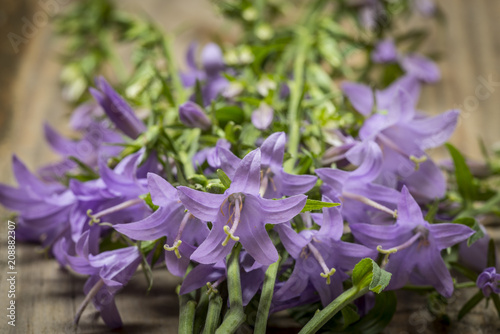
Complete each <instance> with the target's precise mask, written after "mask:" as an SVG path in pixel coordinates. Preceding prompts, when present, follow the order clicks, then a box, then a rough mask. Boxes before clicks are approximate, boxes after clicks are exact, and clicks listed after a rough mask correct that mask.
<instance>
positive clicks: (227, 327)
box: [215, 243, 246, 334]
mask: <svg viewBox="0 0 500 334" xmlns="http://www.w3.org/2000/svg"><path fill="white" fill-rule="evenodd" d="M240 251H241V244H240V243H238V244H236V246H234V248H233V250H232V252H231V253H230V254H229V255H228V257H227V290H228V293H229V307H230V309H229V312H228V313H227V314H226V317H225V318H224V321H223V322H222V324H221V325H220V327H219V328H217V331H216V332H215V333H216V334H227V333H234V332H236V330H238V328H239V327H240V326H241V324H243V322H244V321H245V319H246V314H245V312H244V311H243V300H242V297H241V280H240V264H239V260H240V259H239V257H240Z"/></svg>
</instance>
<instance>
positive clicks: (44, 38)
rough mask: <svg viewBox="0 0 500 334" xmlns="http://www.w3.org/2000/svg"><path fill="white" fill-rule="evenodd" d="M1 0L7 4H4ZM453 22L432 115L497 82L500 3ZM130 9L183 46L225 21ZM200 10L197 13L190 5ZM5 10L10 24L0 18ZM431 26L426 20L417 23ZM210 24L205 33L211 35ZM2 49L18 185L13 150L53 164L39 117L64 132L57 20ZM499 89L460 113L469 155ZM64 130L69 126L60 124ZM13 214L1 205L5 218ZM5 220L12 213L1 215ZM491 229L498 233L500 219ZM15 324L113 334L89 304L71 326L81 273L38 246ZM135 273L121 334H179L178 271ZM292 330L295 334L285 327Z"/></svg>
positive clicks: (494, 117) (450, 10)
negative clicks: (147, 277)
mask: <svg viewBox="0 0 500 334" xmlns="http://www.w3.org/2000/svg"><path fill="white" fill-rule="evenodd" d="M4 2H5V3H6V5H5V6H4ZM439 3H440V4H441V7H442V8H443V10H444V12H445V14H446V17H447V21H446V23H445V25H443V26H441V27H436V26H432V27H431V29H432V31H433V33H432V36H431V39H430V42H429V43H428V44H427V49H428V50H429V51H439V52H440V53H441V55H442V57H441V58H442V61H440V62H439V65H440V68H441V70H442V74H443V80H442V81H441V82H440V83H438V84H436V85H434V86H429V87H426V88H425V89H424V91H423V98H422V101H421V105H420V106H421V108H422V109H423V110H426V111H428V112H430V113H432V114H437V113H440V112H443V111H445V110H447V109H451V108H456V107H457V106H460V105H462V106H463V105H464V103H467V102H466V101H467V99H468V97H469V96H474V95H475V90H476V88H477V86H478V85H479V83H480V82H479V81H478V77H483V78H485V79H488V77H489V76H491V77H492V79H493V81H496V82H499V81H500V62H499V61H498V59H499V56H500V34H499V33H500V2H498V1H496V0H476V1H474V2H472V1H470V0H443V1H440V2H439ZM37 6H38V5H37V1H34V0H32V1H2V9H0V28H1V29H2V32H1V33H0V35H1V36H6V34H7V33H8V32H9V31H19V30H20V22H21V21H20V20H21V17H22V16H23V15H25V16H27V17H30V15H32V14H33V12H35V11H37V10H39V8H38V7H37ZM124 6H126V7H128V8H133V9H138V10H140V11H144V12H145V13H147V14H148V15H150V16H151V17H153V19H154V20H155V21H156V22H159V23H160V24H162V25H163V26H164V27H165V28H166V29H167V30H172V29H174V28H176V27H179V26H182V25H184V27H189V26H190V25H196V26H197V27H198V28H197V29H186V30H185V31H184V32H183V33H182V38H183V39H182V41H181V43H180V44H179V45H178V46H179V47H178V50H185V47H186V45H187V41H189V40H191V39H194V38H196V39H198V40H206V39H207V38H208V37H207V36H208V35H210V32H212V31H216V30H217V29H218V28H220V27H223V28H225V27H224V23H222V21H221V19H220V18H218V17H217V16H216V15H214V14H213V13H212V12H211V9H210V4H208V2H206V1H202V0H189V1H185V2H184V1H183V2H180V1H179V2H176V1H173V2H172V1H170V2H165V1H159V0H143V1H141V2H140V3H138V2H133V1H124ZM194 9H196V10H194ZM7 14H8V18H9V20H8V21H9V23H4V21H5V20H2V17H3V18H5V17H6V15H7ZM416 24H423V25H427V23H421V22H419V23H416ZM207 31H208V33H207ZM2 42H3V44H1V52H0V60H1V64H0V83H1V88H2V89H1V90H0V103H1V105H0V110H1V113H0V132H1V134H0V157H1V159H0V181H1V182H2V183H10V184H13V179H12V172H11V170H10V163H11V159H10V156H11V154H13V153H15V154H17V155H18V156H19V157H20V158H21V159H22V160H23V161H24V162H26V163H27V165H28V166H29V167H30V168H31V169H32V170H34V169H35V168H36V167H37V166H40V165H41V164H44V163H47V162H51V161H55V160H56V156H55V155H54V154H53V153H52V152H50V150H49V149H48V146H47V145H46V144H45V143H43V140H42V138H43V134H42V124H43V122H45V121H47V122H49V123H50V124H51V125H53V126H55V127H56V128H59V129H66V130H67V127H66V123H67V119H68V118H67V115H68V113H69V110H68V109H67V106H66V105H65V104H64V102H63V101H62V98H61V95H60V87H59V86H58V76H59V73H60V65H59V63H58V62H57V61H56V57H55V56H56V54H57V51H58V49H59V48H60V45H58V41H57V40H55V38H54V36H53V34H52V32H51V27H50V25H49V26H46V27H44V28H42V29H40V31H39V32H38V35H37V36H36V37H35V38H33V39H31V40H30V41H29V43H28V44H27V45H26V46H24V47H23V48H22V50H21V52H20V53H18V54H15V53H13V52H12V50H9V47H10V46H9V45H8V44H6V43H5V40H3V41H2ZM180 54H181V53H180V52H179V54H178V55H180ZM499 107H500V86H494V87H493V91H492V92H491V95H490V96H489V97H488V98H486V99H484V100H482V101H479V103H478V106H477V108H475V109H473V110H472V108H469V110H465V111H468V112H467V113H463V114H462V117H461V119H460V124H459V126H458V129H457V131H456V133H455V135H454V136H453V138H452V143H454V144H455V145H457V146H458V147H459V148H460V149H461V150H463V151H465V152H466V154H467V155H468V156H469V157H472V158H475V159H479V158H480V154H479V150H478V146H477V140H476V139H477V138H478V137H479V136H480V137H482V138H483V139H484V140H485V142H486V143H487V144H488V145H492V144H494V143H495V142H498V141H500V131H499V130H498V127H499V126H500V112H499ZM63 131H64V130H63ZM6 216H7V213H6V212H5V211H4V210H3V209H0V217H6ZM2 219H3V220H6V218H2ZM5 229H6V225H5V224H4V223H2V224H0V268H1V269H0V310H5V308H6V301H7V298H6V296H5V295H6V291H7V290H6V289H7V286H6V280H5V272H6V270H4V268H6V263H5V259H6V255H7V254H6V250H7V248H6V240H5V239H6V237H5V236H6V233H5V232H6V230H5ZM490 231H491V232H492V235H494V237H495V239H496V240H500V231H499V229H498V225H497V226H496V227H494V226H491V228H490ZM17 256H18V281H17V298H16V301H17V307H18V308H17V312H18V313H17V322H16V324H17V326H16V327H15V328H11V327H10V326H8V325H7V324H6V321H5V319H4V317H5V316H4V315H3V313H0V319H3V320H0V332H1V333H50V334H52V333H104V332H106V331H107V329H106V328H105V326H104V324H103V322H102V320H100V319H99V318H98V317H97V314H96V312H95V310H94V309H93V307H92V306H91V307H89V309H88V310H87V311H86V312H85V313H84V315H83V317H82V319H81V321H80V326H79V327H78V328H74V327H73V326H72V325H71V320H72V318H73V316H74V313H75V310H76V308H77V306H78V304H79V303H80V302H81V301H82V300H83V294H82V289H83V284H84V282H85V278H82V277H76V276H74V275H72V274H70V273H68V272H66V271H65V270H63V269H61V268H59V267H58V265H57V263H56V262H55V261H54V260H51V259H47V258H46V257H44V255H43V254H41V253H40V252H39V249H38V248H37V246H35V245H21V244H18V248H17ZM141 275H142V274H141V273H138V274H137V275H136V276H134V278H133V279H132V281H131V283H130V284H129V285H128V286H127V287H126V288H125V289H124V290H123V291H122V292H121V293H120V294H119V295H118V296H117V305H118V308H119V310H120V313H121V315H122V318H123V319H124V323H125V328H124V329H123V330H121V331H120V332H122V333H146V332H147V333H176V332H177V313H178V309H177V303H178V302H177V297H176V296H175V293H174V288H175V285H176V284H177V283H178V280H177V279H176V278H173V277H172V276H170V275H169V274H168V273H167V272H166V271H165V270H158V271H156V272H155V274H154V275H155V276H154V279H155V285H154V287H153V290H152V291H151V293H150V294H149V295H147V294H146V293H145V291H146V283H145V281H144V278H143V277H142V276H141ZM470 293H471V292H470V291H464V292H461V295H460V296H457V298H458V302H457V303H454V304H453V305H455V306H450V310H449V311H450V314H451V315H452V316H456V314H457V309H456V308H457V306H456V305H460V304H463V302H464V301H465V300H467V296H470ZM400 297H401V299H400V303H399V305H398V313H397V315H396V317H395V319H394V321H393V323H392V324H391V325H390V326H389V327H388V328H387V329H386V330H385V331H384V333H395V334H405V333H419V334H421V333H436V332H443V331H447V332H449V333H497V332H498V331H499V330H500V323H499V321H498V317H497V316H496V314H495V312H494V311H493V309H492V307H490V308H489V309H486V308H485V307H484V306H482V305H484V304H481V306H479V307H477V308H476V309H475V310H474V311H473V312H472V313H471V314H469V315H468V316H466V317H465V319H464V320H463V321H462V322H460V323H458V322H456V321H453V324H452V325H451V326H449V327H447V326H444V325H443V324H441V323H440V322H439V321H437V320H436V319H434V318H433V317H432V316H431V315H430V313H429V312H428V311H427V309H426V307H425V304H424V303H423V298H422V297H420V296H418V295H416V294H412V293H401V294H400ZM271 323H274V324H276V325H279V326H283V325H286V326H290V325H292V324H291V323H290V322H288V321H287V320H284V319H283V318H282V317H277V318H272V319H271ZM286 332H293V330H288V331H286Z"/></svg>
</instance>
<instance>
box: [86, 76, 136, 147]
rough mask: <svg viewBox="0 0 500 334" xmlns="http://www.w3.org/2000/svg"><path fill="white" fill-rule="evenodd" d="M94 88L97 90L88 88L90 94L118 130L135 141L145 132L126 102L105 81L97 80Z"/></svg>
mask: <svg viewBox="0 0 500 334" xmlns="http://www.w3.org/2000/svg"><path fill="white" fill-rule="evenodd" d="M96 86H97V88H98V89H94V88H90V93H91V94H92V95H93V96H94V99H95V100H96V101H97V102H98V103H99V104H100V105H101V107H102V108H103V109H104V112H105V113H106V115H107V116H108V117H109V119H110V120H111V121H112V122H113V124H114V125H115V126H116V127H117V128H118V129H120V130H121V131H122V132H123V133H124V134H125V135H127V136H129V137H130V138H132V139H136V138H137V137H139V135H140V134H141V133H143V132H145V131H146V125H144V123H143V122H142V121H141V120H140V119H139V118H137V116H136V115H135V113H134V110H132V108H131V107H130V105H129V104H128V103H127V101H125V99H124V98H123V97H121V96H120V95H119V94H118V93H117V92H116V91H115V90H114V89H113V88H112V87H111V86H110V85H109V83H108V82H107V81H106V79H104V78H103V77H99V78H97V79H96Z"/></svg>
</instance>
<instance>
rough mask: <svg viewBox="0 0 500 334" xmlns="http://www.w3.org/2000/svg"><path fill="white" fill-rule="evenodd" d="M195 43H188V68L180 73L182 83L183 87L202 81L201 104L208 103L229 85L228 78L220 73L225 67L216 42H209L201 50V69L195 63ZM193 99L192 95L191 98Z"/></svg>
mask: <svg viewBox="0 0 500 334" xmlns="http://www.w3.org/2000/svg"><path fill="white" fill-rule="evenodd" d="M196 47H197V44H196V43H193V44H191V45H190V47H189V49H188V52H187V55H186V60H187V65H188V68H189V70H188V71H186V72H183V73H181V79H182V83H183V85H184V86H185V87H193V86H195V85H196V81H199V82H202V83H203V84H202V88H201V93H202V95H203V104H204V105H205V106H206V105H209V104H210V103H211V101H212V100H214V99H215V98H216V97H217V96H218V95H219V94H221V93H222V92H223V91H224V90H225V89H226V87H227V86H228V85H229V82H228V80H227V79H226V78H225V77H224V76H223V75H221V73H222V71H223V70H224V69H225V67H226V66H225V64H224V56H223V54H222V50H221V49H220V47H219V46H218V45H217V44H214V43H209V44H207V45H205V47H204V48H203V50H202V51H201V63H202V69H199V68H198V66H197V65H196V60H195V52H196ZM193 99H194V96H193V97H192V98H191V100H193Z"/></svg>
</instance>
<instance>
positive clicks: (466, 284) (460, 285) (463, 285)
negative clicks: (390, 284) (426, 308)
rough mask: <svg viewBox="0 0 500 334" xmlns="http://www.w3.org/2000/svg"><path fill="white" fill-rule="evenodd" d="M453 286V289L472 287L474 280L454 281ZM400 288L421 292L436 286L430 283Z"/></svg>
mask: <svg viewBox="0 0 500 334" xmlns="http://www.w3.org/2000/svg"><path fill="white" fill-rule="evenodd" d="M454 287H455V289H467V288H474V287H476V282H463V283H455V285H454ZM402 289H403V290H410V291H421V292H425V291H428V292H432V291H435V290H436V288H435V287H433V286H431V285H405V286H404V287H403V288H402Z"/></svg>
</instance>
